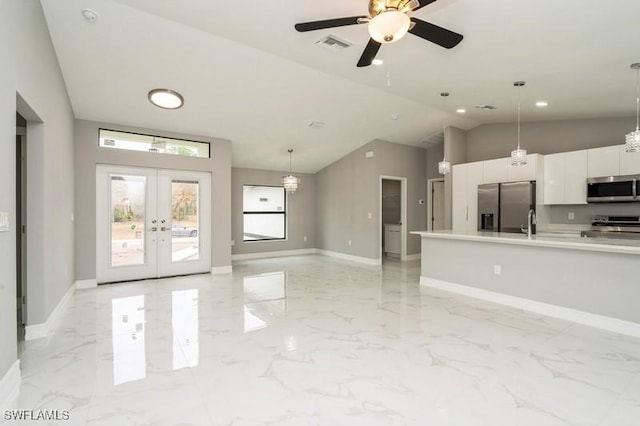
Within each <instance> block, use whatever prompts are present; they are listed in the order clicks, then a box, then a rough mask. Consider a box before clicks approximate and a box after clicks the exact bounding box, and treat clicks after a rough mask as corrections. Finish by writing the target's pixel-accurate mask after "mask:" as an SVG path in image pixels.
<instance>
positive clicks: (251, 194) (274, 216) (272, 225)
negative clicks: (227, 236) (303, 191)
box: [242, 185, 287, 241]
mask: <svg viewBox="0 0 640 426" xmlns="http://www.w3.org/2000/svg"><path fill="white" fill-rule="evenodd" d="M242 195H243V197H242V206H243V212H244V214H243V234H244V241H271V240H284V239H286V236H287V234H286V229H287V211H286V205H287V197H286V194H285V192H284V188H283V187H281V186H262V185H244V186H243V191H242Z"/></svg>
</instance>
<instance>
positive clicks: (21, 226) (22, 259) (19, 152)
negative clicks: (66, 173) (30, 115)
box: [16, 112, 27, 342]
mask: <svg viewBox="0 0 640 426" xmlns="http://www.w3.org/2000/svg"><path fill="white" fill-rule="evenodd" d="M26 141H27V120H26V119H25V118H24V117H23V116H21V115H20V114H18V113H17V112H16V324H17V336H18V342H22V341H24V340H25V329H26V328H25V327H26V324H27V307H26V299H27V288H26V285H27V238H26V226H27V221H26V216H27V162H26V155H27V149H26Z"/></svg>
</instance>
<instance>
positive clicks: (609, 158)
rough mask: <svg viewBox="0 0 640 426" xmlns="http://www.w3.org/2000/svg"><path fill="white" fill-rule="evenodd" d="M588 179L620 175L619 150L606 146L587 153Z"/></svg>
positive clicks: (616, 147) (615, 147)
mask: <svg viewBox="0 0 640 426" xmlns="http://www.w3.org/2000/svg"><path fill="white" fill-rule="evenodd" d="M587 157H588V162H587V163H588V164H587V176H588V177H603V176H617V175H619V174H620V148H619V147H618V146H617V145H615V146H606V147H604V148H595V149H589V150H588V151H587Z"/></svg>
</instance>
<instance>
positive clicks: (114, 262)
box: [111, 175, 146, 267]
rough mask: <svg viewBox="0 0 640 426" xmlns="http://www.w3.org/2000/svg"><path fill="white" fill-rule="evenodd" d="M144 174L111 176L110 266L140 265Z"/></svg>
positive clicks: (143, 220)
mask: <svg viewBox="0 0 640 426" xmlns="http://www.w3.org/2000/svg"><path fill="white" fill-rule="evenodd" d="M145 186H146V178H145V177H144V176H130V175H111V266H114V267H117V266H131V265H143V264H144V260H145V259H144V235H145V232H144V231H145V229H144V223H145V217H144V216H145Z"/></svg>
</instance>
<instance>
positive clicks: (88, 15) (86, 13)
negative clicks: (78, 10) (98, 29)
mask: <svg viewBox="0 0 640 426" xmlns="http://www.w3.org/2000/svg"><path fill="white" fill-rule="evenodd" d="M82 16H83V17H84V19H86V20H87V21H88V22H91V23H92V24H93V23H95V22H96V21H97V20H98V14H97V13H96V12H95V10H91V9H82Z"/></svg>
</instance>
